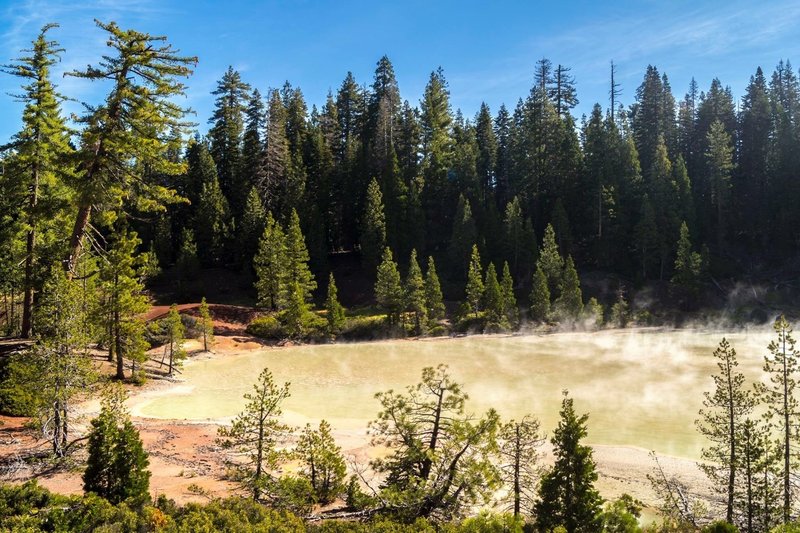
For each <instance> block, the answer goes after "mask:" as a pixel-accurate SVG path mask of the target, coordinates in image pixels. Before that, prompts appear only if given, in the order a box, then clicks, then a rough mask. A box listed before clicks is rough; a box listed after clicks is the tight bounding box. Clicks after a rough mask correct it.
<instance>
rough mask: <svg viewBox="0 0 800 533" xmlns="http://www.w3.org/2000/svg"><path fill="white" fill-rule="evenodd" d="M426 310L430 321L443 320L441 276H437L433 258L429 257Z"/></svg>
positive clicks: (426, 273)
mask: <svg viewBox="0 0 800 533" xmlns="http://www.w3.org/2000/svg"><path fill="white" fill-rule="evenodd" d="M425 308H426V310H427V312H428V318H429V319H431V320H441V319H442V318H444V311H445V309H444V302H443V301H442V288H441V286H440V285H439V276H438V275H437V274H436V264H435V263H434V261H433V257H428V270H427V272H425Z"/></svg>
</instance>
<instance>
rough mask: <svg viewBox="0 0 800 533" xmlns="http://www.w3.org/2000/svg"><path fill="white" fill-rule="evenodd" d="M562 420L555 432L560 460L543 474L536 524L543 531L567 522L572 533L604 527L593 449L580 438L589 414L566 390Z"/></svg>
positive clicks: (556, 452)
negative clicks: (580, 411) (580, 412)
mask: <svg viewBox="0 0 800 533" xmlns="http://www.w3.org/2000/svg"><path fill="white" fill-rule="evenodd" d="M560 416H561V420H560V421H559V423H558V427H557V428H556V429H555V431H554V432H553V437H552V438H551V439H550V442H551V443H552V444H553V449H554V454H555V457H556V462H555V464H554V465H553V467H552V468H551V469H550V470H548V471H547V472H546V473H545V474H544V476H543V477H542V481H541V484H540V486H539V499H538V500H537V502H536V504H535V506H534V514H535V515H536V526H537V527H538V528H540V529H541V530H542V531H550V530H552V529H553V528H554V527H557V526H563V527H564V528H565V529H566V530H567V531H568V532H569V533H573V532H582V531H587V532H589V531H597V530H599V529H600V524H601V515H600V505H601V504H602V501H603V500H602V498H600V494H599V493H598V492H597V490H596V489H595V488H594V482H595V481H597V472H596V471H595V462H594V459H593V458H592V449H591V448H590V447H589V446H586V445H585V444H581V443H580V441H581V439H583V438H584V437H586V421H587V420H588V418H589V415H586V414H583V415H580V416H578V415H577V414H576V413H575V408H574V406H573V400H572V398H570V397H569V396H567V394H566V392H565V393H564V399H563V401H562V402H561V412H560Z"/></svg>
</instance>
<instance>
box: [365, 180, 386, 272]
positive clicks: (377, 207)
mask: <svg viewBox="0 0 800 533" xmlns="http://www.w3.org/2000/svg"><path fill="white" fill-rule="evenodd" d="M361 226H362V227H361V255H362V257H363V258H364V265H365V267H366V268H367V269H368V270H373V269H374V268H375V267H376V266H377V265H378V262H379V261H380V256H381V253H382V251H383V249H384V248H385V246H386V217H385V216H384V212H383V196H382V195H381V189H380V186H379V185H378V180H376V179H375V178H372V181H370V182H369V187H367V197H366V207H365V208H364V217H363V219H362V223H361Z"/></svg>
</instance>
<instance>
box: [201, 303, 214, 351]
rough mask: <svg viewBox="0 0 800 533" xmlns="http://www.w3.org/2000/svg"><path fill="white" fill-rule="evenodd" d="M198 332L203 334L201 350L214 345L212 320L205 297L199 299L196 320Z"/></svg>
mask: <svg viewBox="0 0 800 533" xmlns="http://www.w3.org/2000/svg"><path fill="white" fill-rule="evenodd" d="M198 328H199V329H200V334H201V335H202V336H203V351H204V352H207V351H208V347H209V346H213V345H214V321H213V320H212V318H211V313H210V312H209V309H208V304H207V303H206V297H205V296H203V299H202V300H200V320H199V321H198Z"/></svg>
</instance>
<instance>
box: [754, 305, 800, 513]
mask: <svg viewBox="0 0 800 533" xmlns="http://www.w3.org/2000/svg"><path fill="white" fill-rule="evenodd" d="M773 329H774V330H775V334H776V335H777V339H776V340H774V341H772V342H770V343H769V347H768V349H769V352H770V353H769V355H765V356H764V372H766V373H767V374H768V375H769V384H765V383H756V391H757V392H758V394H759V399H760V401H761V403H763V404H764V405H765V406H766V409H767V411H766V413H765V418H766V419H767V421H768V422H769V423H770V426H771V428H773V430H777V431H778V432H779V435H780V437H779V442H780V447H781V455H782V457H781V458H782V463H783V464H782V465H781V468H780V478H781V479H782V480H783V487H782V489H783V502H782V503H783V508H782V513H783V523H784V524H786V523H787V522H788V521H789V517H790V513H791V510H792V485H791V475H792V466H793V464H792V457H793V455H794V453H795V452H793V451H792V448H793V447H794V446H795V445H796V443H797V433H796V432H795V431H794V426H793V422H792V415H793V414H794V413H796V412H797V409H798V401H797V398H796V396H795V388H796V387H797V377H796V376H797V372H798V363H797V358H798V355H800V353H798V352H797V350H796V349H795V340H794V337H792V327H791V325H790V324H789V322H787V321H786V318H784V317H783V315H781V316H780V317H778V318H777V319H775V323H774V324H773Z"/></svg>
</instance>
